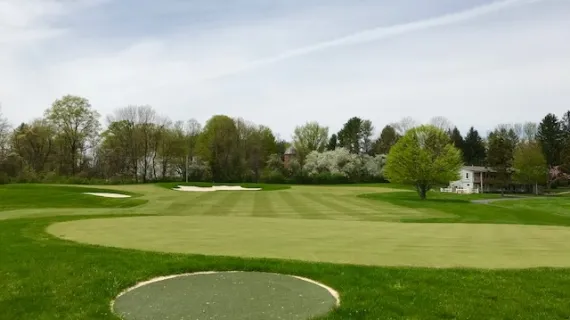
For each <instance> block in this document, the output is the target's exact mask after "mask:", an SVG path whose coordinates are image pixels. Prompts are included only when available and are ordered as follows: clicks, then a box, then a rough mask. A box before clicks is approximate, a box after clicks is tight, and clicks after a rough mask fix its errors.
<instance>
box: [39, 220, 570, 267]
mask: <svg viewBox="0 0 570 320" xmlns="http://www.w3.org/2000/svg"><path fill="white" fill-rule="evenodd" d="M48 232H50V233H52V234H54V235H56V236H60V237H62V238H65V239H70V240H74V241H79V242H86V243H91V244H98V245H105V246H116V247H122V248H132V249H140V250H153V251H163V252H173V253H197V254H212V255H227V256H236V257H254V258H277V259H297V260H306V261H316V262H318V261H320V262H332V263H351V264H361V265H380V266H381V265H385V266H421V267H476V268H528V267H570V254H568V253H569V252H570V228H566V227H553V226H527V225H504V224H502V225H501V224H499V225H492V224H475V225H473V224H459V223H456V224H446V223H437V224H435V223H434V224H421V223H389V222H361V221H335V220H300V219H268V218H245V217H244V218H239V217H134V218H111V219H89V220H81V221H71V222H64V223H59V224H55V225H52V226H50V227H49V228H48Z"/></svg>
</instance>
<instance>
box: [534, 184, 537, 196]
mask: <svg viewBox="0 0 570 320" xmlns="http://www.w3.org/2000/svg"><path fill="white" fill-rule="evenodd" d="M534 192H535V193H536V195H537V196H538V182H535V183H534Z"/></svg>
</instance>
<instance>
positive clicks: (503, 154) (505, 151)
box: [487, 128, 518, 194]
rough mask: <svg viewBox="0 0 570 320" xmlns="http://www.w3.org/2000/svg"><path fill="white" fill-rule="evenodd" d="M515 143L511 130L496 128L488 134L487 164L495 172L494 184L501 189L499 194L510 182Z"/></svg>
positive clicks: (515, 136)
mask: <svg viewBox="0 0 570 320" xmlns="http://www.w3.org/2000/svg"><path fill="white" fill-rule="evenodd" d="M517 142H518V141H517V135H516V133H515V132H514V130H512V129H510V130H507V129H506V128H497V129H495V130H494V131H493V132H491V133H490V134H489V139H488V146H489V147H488V150H487V164H488V166H489V167H491V168H493V169H494V170H495V171H496V175H497V177H496V179H495V182H496V183H497V184H498V185H500V186H501V187H502V191H501V194H503V193H504V188H505V187H506V186H507V185H508V184H509V182H510V178H511V177H510V176H511V171H512V168H513V159H514V152H515V147H516V145H517Z"/></svg>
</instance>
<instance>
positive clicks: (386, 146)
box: [373, 125, 400, 154]
mask: <svg viewBox="0 0 570 320" xmlns="http://www.w3.org/2000/svg"><path fill="white" fill-rule="evenodd" d="M398 139H400V135H399V134H398V133H397V132H396V129H394V127H392V126H390V125H387V126H385V127H384V129H382V133H380V137H379V138H378V139H377V140H376V141H375V142H374V146H373V149H374V152H375V153H376V154H388V153H389V152H390V149H391V148H392V146H393V145H395V144H396V142H398Z"/></svg>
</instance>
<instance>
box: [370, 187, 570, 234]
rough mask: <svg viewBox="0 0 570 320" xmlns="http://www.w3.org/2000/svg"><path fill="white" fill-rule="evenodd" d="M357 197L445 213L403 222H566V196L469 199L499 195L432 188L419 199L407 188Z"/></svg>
mask: <svg viewBox="0 0 570 320" xmlns="http://www.w3.org/2000/svg"><path fill="white" fill-rule="evenodd" d="M359 197H361V198H365V199H370V200H375V201H378V202H380V203H390V204H392V205H395V206H399V207H403V208H408V209H417V210H430V209H432V210H437V211H438V212H440V213H442V214H445V213H447V214H448V215H447V216H445V217H436V218H428V219H407V220H406V221H405V222H424V223H426V222H438V223H492V224H504V223H507V224H527V225H552V226H570V197H562V196H561V197H549V198H546V199H543V198H536V199H533V198H528V199H527V198H525V199H520V200H511V201H496V202H491V203H489V204H478V203H472V202H471V200H476V199H483V198H487V197H488V198H500V195H489V194H473V195H456V194H446V193H435V192H434V193H432V194H430V195H429V197H428V199H427V200H420V199H419V198H418V197H417V195H415V194H412V193H409V192H395V193H386V194H381V193H375V194H363V195H360V196H359Z"/></svg>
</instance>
